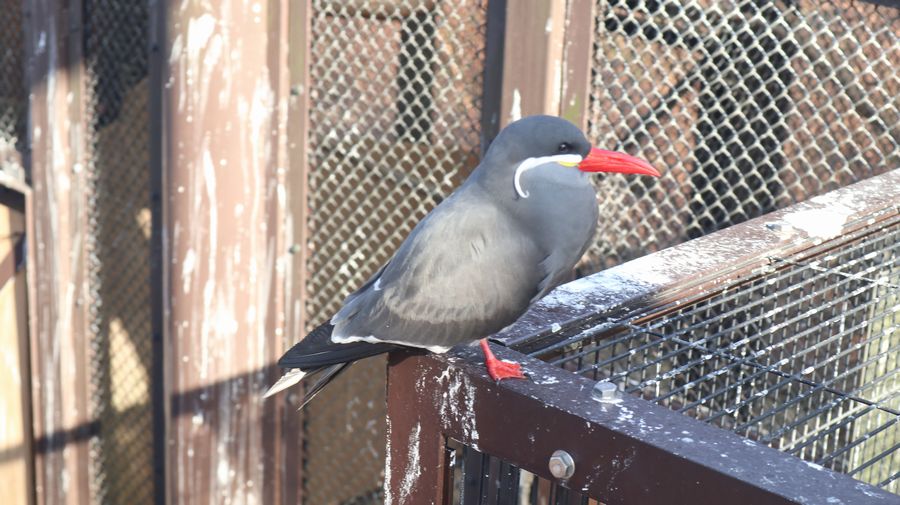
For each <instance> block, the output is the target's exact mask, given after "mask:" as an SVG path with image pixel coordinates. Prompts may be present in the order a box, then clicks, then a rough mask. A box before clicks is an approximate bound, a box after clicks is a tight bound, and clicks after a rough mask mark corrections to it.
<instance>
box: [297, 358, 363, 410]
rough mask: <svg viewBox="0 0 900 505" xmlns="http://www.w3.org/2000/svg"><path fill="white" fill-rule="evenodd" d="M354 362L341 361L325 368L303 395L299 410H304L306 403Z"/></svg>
mask: <svg viewBox="0 0 900 505" xmlns="http://www.w3.org/2000/svg"><path fill="white" fill-rule="evenodd" d="M352 364H353V363H352V362H351V363H339V364H337V365H331V366H329V367H327V368H325V369H324V371H323V372H322V375H320V376H319V377H318V378H316V382H315V383H314V384H313V385H312V386H311V387H310V388H309V389H308V390H307V391H306V394H304V395H303V401H302V402H300V407H298V408H297V410H302V409H303V407H305V406H306V404H307V403H309V402H310V400H312V399H313V398H314V397H315V396H316V395H317V394H319V391H322V389H323V388H324V387H325V386H327V385H328V384H329V383H331V381H333V380H334V378H335V377H337V376H338V375H339V374H340V373H341V372H343V371H344V370H346V369H347V367H348V366H350V365H352Z"/></svg>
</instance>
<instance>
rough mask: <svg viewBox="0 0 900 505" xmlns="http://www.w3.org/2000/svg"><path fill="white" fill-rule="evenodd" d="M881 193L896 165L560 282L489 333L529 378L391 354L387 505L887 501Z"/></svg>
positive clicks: (887, 338) (899, 276) (892, 444)
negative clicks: (498, 376) (502, 377)
mask: <svg viewBox="0 0 900 505" xmlns="http://www.w3.org/2000/svg"><path fill="white" fill-rule="evenodd" d="M898 202H900V170H895V171H893V172H890V173H888V174H885V175H882V176H879V177H875V178H872V179H869V180H867V181H864V182H861V183H858V184H855V185H853V186H850V187H847V188H844V189H841V190H838V191H835V192H832V193H828V194H826V195H823V196H820V197H816V198H813V199H811V200H809V201H808V202H804V203H801V204H798V205H796V206H793V207H789V208H787V209H785V210H782V211H777V212H774V213H772V214H767V215H766V216H763V217H761V218H758V219H754V220H752V221H750V222H748V223H744V224H740V225H736V226H734V227H731V228H729V229H727V230H724V231H722V232H718V233H714V234H711V235H708V236H705V237H703V238H699V239H695V240H692V241H690V242H687V243H684V244H682V245H679V246H675V247H672V248H670V249H666V250H663V251H661V252H659V253H655V254H651V255H648V256H644V257H641V258H639V259H636V260H634V261H631V262H628V263H624V264H622V265H619V266H617V267H613V268H610V269H607V270H605V271H603V272H600V273H598V274H594V275H591V276H588V277H585V278H582V279H580V280H578V281H575V282H572V283H570V284H567V285H564V286H562V287H561V288H559V289H558V290H557V291H555V292H554V293H551V294H550V295H549V296H548V297H547V298H545V299H544V300H542V301H541V302H539V303H538V304H537V305H536V306H535V307H534V308H533V309H532V310H531V311H530V312H529V313H528V314H527V315H526V316H525V317H524V318H523V319H522V320H520V322H518V323H516V324H514V325H513V326H512V327H511V328H509V329H507V330H504V331H503V332H502V333H501V334H499V335H497V336H496V337H495V338H494V339H493V340H494V341H495V342H496V343H497V344H501V345H502V346H504V347H503V348H502V353H501V354H499V355H500V356H502V358H503V359H509V360H514V361H518V362H520V363H522V364H523V368H524V370H525V371H526V373H527V374H528V375H529V377H530V380H523V381H504V382H501V383H494V382H493V381H491V380H490V378H489V377H487V374H486V373H485V372H484V370H483V365H482V364H481V358H480V356H479V354H478V352H477V349H475V348H474V347H467V348H463V349H460V350H458V351H456V352H452V353H450V354H449V355H448V356H434V355H419V356H413V355H404V354H399V353H398V354H396V355H394V356H393V357H392V359H391V365H390V367H389V373H388V377H389V383H388V384H389V387H388V414H389V417H388V433H389V439H388V440H389V441H388V458H387V465H388V466H387V470H386V472H387V477H386V479H387V487H386V489H387V493H388V494H387V496H388V500H387V502H388V503H457V504H459V503H462V504H507V503H519V504H541V503H551V504H572V503H577V504H596V503H604V504H619V503H621V504H626V503H642V504H643V503H646V504H652V503H661V504H662V503H672V500H673V499H675V500H676V501H678V502H683V503H698V504H699V503H723V502H728V503H747V504H751V503H854V504H865V503H873V504H874V503H885V504H886V503H897V500H898V497H897V495H896V494H891V493H898V492H900V472H898V467H900V358H898V356H900V353H898V349H900V336H898V332H900V206H898ZM854 479H855V480H854ZM673 497H677V498H673Z"/></svg>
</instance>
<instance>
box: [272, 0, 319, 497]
mask: <svg viewBox="0 0 900 505" xmlns="http://www.w3.org/2000/svg"><path fill="white" fill-rule="evenodd" d="M311 16H312V5H311V0H302V1H294V2H289V3H288V6H287V13H286V15H285V16H284V17H285V19H286V20H288V26H287V27H286V33H287V37H288V52H287V61H286V70H287V72H286V77H287V85H288V94H289V98H288V101H287V110H286V113H287V120H286V127H287V130H286V136H285V138H286V141H287V145H286V155H287V158H286V167H287V174H286V175H285V182H284V184H285V190H286V195H287V203H286V213H285V216H284V232H285V237H284V243H283V245H282V248H283V249H286V250H287V252H288V255H287V257H286V259H285V265H286V270H285V272H284V296H285V300H284V314H285V323H284V333H283V335H281V339H280V340H281V342H280V344H281V349H282V350H286V349H289V348H290V346H291V345H293V343H294V342H295V341H296V340H297V339H298V338H300V336H302V335H304V334H305V333H306V332H305V329H306V310H305V304H306V279H307V275H306V264H307V257H308V250H307V242H308V236H309V235H308V222H309V216H308V203H307V202H308V194H307V191H308V180H309V176H308V168H309V142H308V141H309V107H310V105H309V49H310V45H311V43H312V41H311ZM280 373H281V370H276V371H275V377H277V376H278V375H280ZM273 400H274V402H273V403H275V402H277V403H276V404H277V405H278V406H279V409H280V416H281V421H282V425H281V432H280V433H279V436H278V447H277V448H276V451H277V455H276V458H275V461H276V462H277V465H278V470H279V472H280V475H279V481H278V482H280V486H279V496H278V497H277V500H276V502H277V503H285V504H299V503H302V501H303V491H304V489H303V479H304V476H303V473H302V468H303V462H304V457H305V455H304V452H303V451H304V446H305V444H304V442H303V437H304V435H305V433H304V429H303V426H304V418H303V416H304V413H303V412H297V407H298V406H299V401H300V396H299V395H298V392H291V393H289V394H287V395H278V397H276V398H275V399H273ZM270 401H272V400H270Z"/></svg>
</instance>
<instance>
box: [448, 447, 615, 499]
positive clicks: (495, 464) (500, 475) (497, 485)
mask: <svg viewBox="0 0 900 505" xmlns="http://www.w3.org/2000/svg"><path fill="white" fill-rule="evenodd" d="M445 450H446V451H447V459H448V461H449V463H450V464H449V472H450V479H449V482H450V485H451V487H452V490H451V491H450V493H449V497H450V501H449V503H453V504H454V505H507V504H512V503H517V504H519V505H600V502H599V501H597V500H595V499H592V498H588V497H587V496H584V495H582V494H581V493H578V492H577V491H573V490H571V489H567V488H565V487H562V486H560V485H558V484H557V483H556V482H554V481H550V480H547V479H544V478H541V477H538V476H537V475H534V474H533V473H531V472H528V471H527V470H522V469H521V468H518V467H516V466H515V465H512V464H509V463H507V462H506V461H503V460H502V459H500V458H497V457H495V456H490V455H488V454H484V453H482V452H479V451H478V450H476V449H474V448H472V447H469V446H466V445H463V444H460V443H459V442H457V441H455V440H448V441H447V446H446V449H445Z"/></svg>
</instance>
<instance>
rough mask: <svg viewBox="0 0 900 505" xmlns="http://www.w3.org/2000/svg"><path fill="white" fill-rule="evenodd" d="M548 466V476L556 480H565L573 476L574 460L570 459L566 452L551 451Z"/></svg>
mask: <svg viewBox="0 0 900 505" xmlns="http://www.w3.org/2000/svg"><path fill="white" fill-rule="evenodd" d="M548 466H549V467H550V474H551V475H553V476H554V477H556V478H557V479H563V480H565V479H568V478H569V477H571V476H573V475H575V460H574V459H572V456H571V455H570V454H569V453H568V452H566V451H563V450H556V451H553V455H552V456H550V463H549V465H548Z"/></svg>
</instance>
